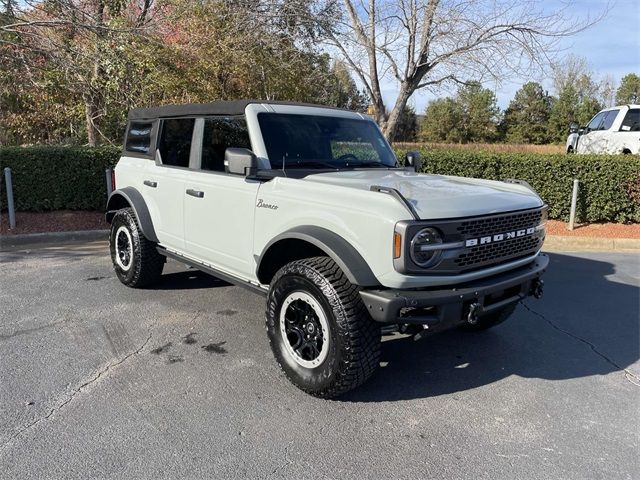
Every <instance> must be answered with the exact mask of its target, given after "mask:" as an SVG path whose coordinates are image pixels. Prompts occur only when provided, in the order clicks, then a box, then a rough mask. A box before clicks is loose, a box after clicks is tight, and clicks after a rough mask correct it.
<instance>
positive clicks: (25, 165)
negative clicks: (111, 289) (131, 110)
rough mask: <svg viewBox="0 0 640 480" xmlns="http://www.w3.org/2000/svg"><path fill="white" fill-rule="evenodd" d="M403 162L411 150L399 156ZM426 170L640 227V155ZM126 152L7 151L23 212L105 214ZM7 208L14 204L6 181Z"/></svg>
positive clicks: (503, 160)
mask: <svg viewBox="0 0 640 480" xmlns="http://www.w3.org/2000/svg"><path fill="white" fill-rule="evenodd" d="M396 153H397V154H398V156H399V158H402V157H403V156H404V153H405V151H401V150H397V152H396ZM421 153H422V159H423V164H424V168H423V169H424V171H425V172H429V173H437V174H444V175H460V176H465V177H478V178H488V179H494V180H503V179H505V178H518V179H521V180H526V181H527V182H529V183H530V184H531V185H532V186H533V187H534V188H535V189H536V190H537V191H538V193H539V194H540V196H541V197H542V198H543V199H544V201H545V202H547V203H548V204H549V207H550V211H549V216H550V218H555V219H563V220H567V218H568V216H569V205H570V199H571V188H572V183H573V179H574V178H577V179H579V180H580V196H579V203H578V220H579V221H588V222H605V221H615V222H640V157H638V156H636V155H633V156H632V155H624V156H602V155H591V156H586V155H546V154H530V153H526V154H513V153H489V152H477V151H464V150H457V151H456V150H443V149H423V150H422V152H421ZM118 156H119V148H112V147H109V148H107V147H101V148H90V147H25V148H22V147H2V148H0V167H1V168H2V169H4V167H10V168H11V170H12V173H13V183H14V198H15V202H16V209H17V210H23V211H24V210H30V211H46V210H61V209H69V210H102V209H104V205H105V200H106V186H105V178H104V171H105V169H106V168H109V167H112V166H114V165H115V163H116V162H117V160H118ZM2 190H3V192H2V197H1V201H2V205H6V203H5V202H6V198H5V194H4V178H3V179H2Z"/></svg>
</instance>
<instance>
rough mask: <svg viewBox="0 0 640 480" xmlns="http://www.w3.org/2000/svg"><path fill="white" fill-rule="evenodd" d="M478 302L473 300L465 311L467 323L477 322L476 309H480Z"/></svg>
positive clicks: (473, 323)
mask: <svg viewBox="0 0 640 480" xmlns="http://www.w3.org/2000/svg"><path fill="white" fill-rule="evenodd" d="M480 306H481V305H480V304H479V303H478V302H474V303H472V304H471V305H469V311H468V313H467V323H468V324H469V325H475V324H476V323H478V310H479V309H480Z"/></svg>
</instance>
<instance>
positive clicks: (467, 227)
mask: <svg viewBox="0 0 640 480" xmlns="http://www.w3.org/2000/svg"><path fill="white" fill-rule="evenodd" d="M542 214H543V211H542V210H541V209H538V210H529V211H527V212H521V213H512V214H508V215H497V216H495V217H483V218H480V219H477V220H467V221H464V222H461V223H460V226H459V227H458V228H457V230H458V232H459V233H460V235H462V237H463V238H465V239H466V238H475V237H482V236H483V235H493V234H495V233H504V232H512V231H514V230H520V229H522V228H527V227H535V226H537V225H539V224H540V223H541V221H542Z"/></svg>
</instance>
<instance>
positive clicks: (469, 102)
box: [457, 82, 500, 143]
mask: <svg viewBox="0 0 640 480" xmlns="http://www.w3.org/2000/svg"><path fill="white" fill-rule="evenodd" d="M457 102H458V104H459V105H460V107H461V115H460V120H461V125H460V128H459V130H460V132H461V141H462V142H464V143H469V142H492V141H494V140H495V139H496V138H497V136H498V122H499V120H500V118H499V116H500V109H499V108H498V103H497V99H496V96H495V94H494V93H493V92H492V91H491V90H489V89H486V88H482V85H481V84H480V83H479V82H471V83H469V84H467V85H465V86H462V87H460V89H459V90H458V95H457Z"/></svg>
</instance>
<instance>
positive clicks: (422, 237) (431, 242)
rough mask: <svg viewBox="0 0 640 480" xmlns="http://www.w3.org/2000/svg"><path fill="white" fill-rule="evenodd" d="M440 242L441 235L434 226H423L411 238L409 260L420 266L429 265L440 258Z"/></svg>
mask: <svg viewBox="0 0 640 480" xmlns="http://www.w3.org/2000/svg"><path fill="white" fill-rule="evenodd" d="M441 243H442V236H441V235H440V232H438V230H436V229H435V228H430V227H428V228H423V229H422V230H420V231H419V232H418V233H416V234H415V235H414V237H413V239H412V240H411V260H413V261H414V262H415V264H416V265H419V266H421V267H430V266H432V265H435V263H436V262H437V261H438V260H439V258H440V253H441V252H442V250H439V249H438V245H439V244H441Z"/></svg>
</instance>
